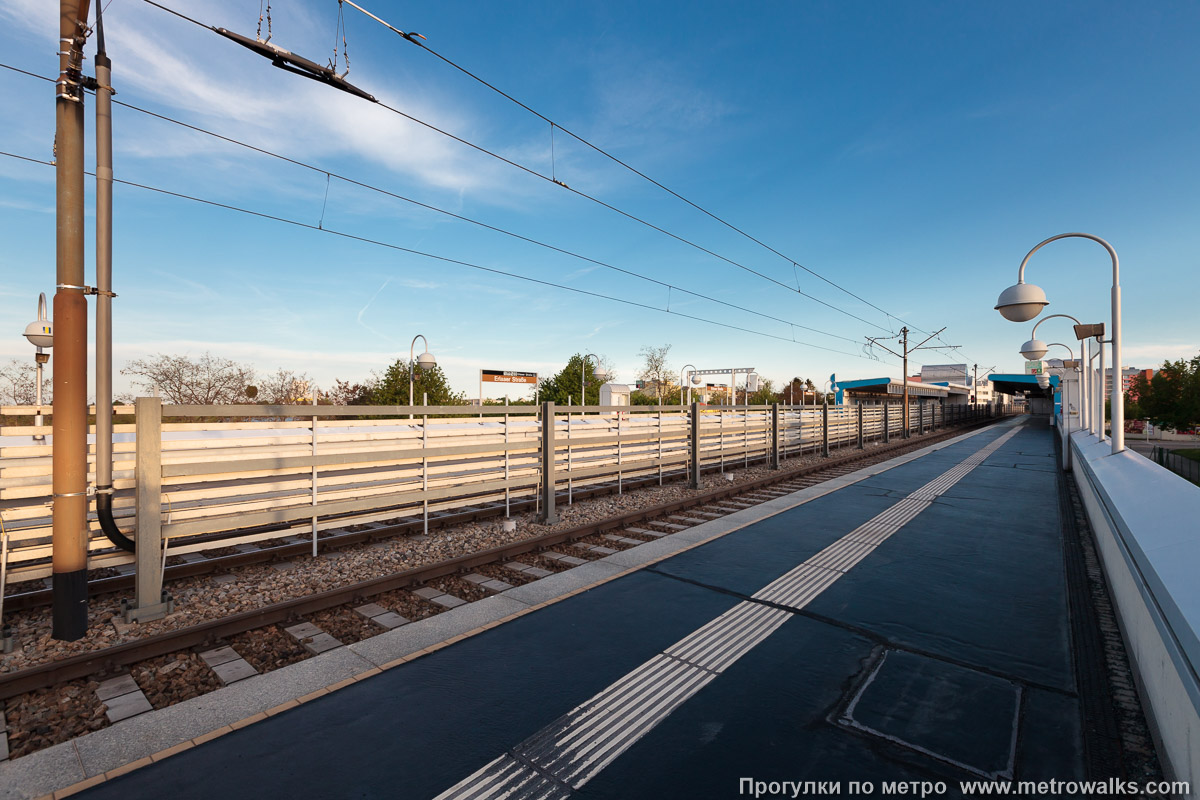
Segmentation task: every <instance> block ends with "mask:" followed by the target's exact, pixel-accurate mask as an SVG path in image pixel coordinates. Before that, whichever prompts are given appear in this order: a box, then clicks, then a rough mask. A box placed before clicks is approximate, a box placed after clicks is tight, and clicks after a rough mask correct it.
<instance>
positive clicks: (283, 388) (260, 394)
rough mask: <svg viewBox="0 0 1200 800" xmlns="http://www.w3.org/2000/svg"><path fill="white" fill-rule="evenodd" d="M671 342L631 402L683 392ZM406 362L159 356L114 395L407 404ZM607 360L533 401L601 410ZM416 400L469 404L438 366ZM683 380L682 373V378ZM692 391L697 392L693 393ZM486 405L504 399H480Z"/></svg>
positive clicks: (807, 383)
mask: <svg viewBox="0 0 1200 800" xmlns="http://www.w3.org/2000/svg"><path fill="white" fill-rule="evenodd" d="M670 350H671V345H669V344H667V345H661V346H657V347H652V346H647V347H643V348H642V349H641V351H640V354H639V355H640V357H641V360H642V363H641V367H640V369H639V370H638V372H637V380H638V381H640V382H641V384H642V387H641V388H639V389H635V390H634V391H632V392H631V395H630V402H631V403H632V404H633V405H659V404H662V405H678V404H680V402H681V400H682V399H685V398H684V397H681V392H683V391H685V390H686V387H681V386H680V385H679V372H678V371H676V370H675V369H674V368H673V366H672V365H671V364H670V363H669V361H668V356H669V354H670ZM410 369H411V365H410V364H409V362H408V361H407V359H403V358H398V359H396V360H395V361H394V362H393V363H391V364H389V365H388V366H387V367H386V368H384V369H383V371H382V372H372V373H371V374H370V375H369V376H367V377H365V378H362V379H359V380H343V379H340V378H337V379H335V380H334V383H333V385H332V386H330V387H326V388H324V389H318V388H317V387H315V385H314V382H313V380H312V379H311V378H310V377H309V376H308V375H307V374H306V373H304V372H296V371H294V370H289V369H277V370H275V371H274V372H266V373H264V372H260V371H258V370H256V369H255V368H254V367H253V366H251V365H249V364H243V363H239V362H237V361H234V360H232V359H228V358H223V357H221V356H216V355H213V354H212V353H208V352H206V353H204V354H203V355H200V356H197V357H192V356H188V355H170V354H162V353H160V354H158V355H154V356H149V357H146V358H138V359H133V360H131V361H128V362H127V363H126V364H125V366H124V367H123V368H122V369H121V374H122V375H125V376H127V377H129V378H130V379H131V380H130V383H131V384H132V386H133V388H134V391H133V392H127V393H121V394H118V395H116V396H114V398H113V399H114V402H115V403H117V404H127V403H132V402H133V399H134V397H135V396H138V395H141V396H146V395H155V394H156V395H158V396H159V397H162V398H163V400H164V401H165V402H167V403H171V404H180V405H236V404H245V403H257V404H264V405H298V404H306V403H311V402H312V394H313V391H314V390H315V391H317V402H318V403H320V404H328V405H395V406H405V405H409V396H408V392H409V373H410ZM34 375H35V372H34V366H33V364H32V363H30V362H28V361H20V360H18V359H15V358H14V359H11V361H10V362H9V363H8V364H7V365H5V366H3V367H0V405H33V403H34V400H35V396H36V390H35V378H34ZM613 377H614V370H613V365H612V361H611V360H610V359H609V358H608V357H607V356H604V355H599V356H593V355H592V354H583V353H575V354H574V355H572V356H571V357H570V358H569V359H568V360H567V363H566V364H565V365H564V366H563V367H562V369H560V370H559V371H558V372H556V373H554V374H553V375H551V376H550V377H546V378H542V379H540V380H539V383H538V387H537V399H538V400H539V401H547V400H549V401H553V402H554V403H555V404H557V405H562V406H565V405H568V404H569V405H580V399H581V397H582V401H583V404H584V405H599V403H600V387H601V385H603V384H604V383H606V382H608V381H610V380H612V378H613ZM412 378H413V395H414V397H415V400H416V401H417V402H416V403H414V405H418V404H421V401H422V400H423V398H426V397H427V398H428V404H429V405H434V406H456V405H467V399H466V396H465V393H464V392H456V391H454V390H453V389H452V388H451V387H450V384H449V381H448V380H447V379H446V374H445V372H444V371H443V370H442V368H441V367H439V366H434V367H430V368H428V369H421V368H420V367H417V368H416V370H415V372H414V373H413V375H412ZM685 380H686V376H685ZM51 385H52V381H51V377H50V371H49V369H47V370H46V372H45V377H44V381H43V392H42V402H43V405H46V406H49V405H50V404H51V402H52V400H53V398H52V395H51ZM733 391H734V393H735V397H734V400H735V402H736V403H738V404H748V405H768V404H770V403H788V402H791V403H795V404H800V403H801V402H805V401H806V400H807V401H808V402H812V401H815V402H821V399H822V394H821V393H820V392H818V391H816V386H815V385H814V384H813V382H812V380H811V379H809V380H805V379H802V378H799V377H796V378H793V379H792V380H791V381H789V382H788V383H786V384H784V385H783V386H782V387H780V388H776V387H775V385H774V384H773V382H772V381H770V380H768V379H762V380H760V381H759V384H758V388H757V390H756V391H753V392H749V391H748V390H747V387H746V386H744V385H743V386H741V387H734V388H733ZM693 394H695V392H694V393H693ZM714 399H715V400H716V401H717V402H728V401H729V393H728V390H727V389H726V390H718V391H717V397H715V398H714ZM482 402H483V403H485V404H498V403H503V401H502V400H501V401H495V400H487V399H483V400H482ZM510 402H511V403H512V404H514V405H527V404H530V403H532V402H534V399H533V396H532V393H531V396H529V397H527V398H522V399H516V400H512V401H510Z"/></svg>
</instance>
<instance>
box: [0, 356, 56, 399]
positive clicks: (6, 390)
mask: <svg viewBox="0 0 1200 800" xmlns="http://www.w3.org/2000/svg"><path fill="white" fill-rule="evenodd" d="M52 385H53V381H51V380H50V370H48V369H47V370H45V371H44V374H43V376H42V405H50V403H52V402H53V399H54V397H53V393H52V392H51V387H52ZM35 402H37V366H36V365H35V364H34V363H33V362H32V361H23V360H21V359H17V358H10V359H9V360H8V363H7V364H5V365H4V366H3V367H0V406H31V405H33V404H34V403H35Z"/></svg>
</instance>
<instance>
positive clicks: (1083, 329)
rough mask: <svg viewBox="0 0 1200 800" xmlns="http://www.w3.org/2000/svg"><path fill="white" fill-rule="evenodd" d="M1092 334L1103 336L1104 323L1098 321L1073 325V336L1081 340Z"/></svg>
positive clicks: (1088, 337)
mask: <svg viewBox="0 0 1200 800" xmlns="http://www.w3.org/2000/svg"><path fill="white" fill-rule="evenodd" d="M1093 336H1099V337H1103V336H1104V323H1103V322H1098V323H1096V324H1094V325H1076V326H1075V338H1077V339H1078V340H1079V341H1081V342H1082V341H1083V340H1084V339H1090V338H1092V337H1093Z"/></svg>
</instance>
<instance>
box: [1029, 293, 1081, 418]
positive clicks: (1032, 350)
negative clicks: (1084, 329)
mask: <svg viewBox="0 0 1200 800" xmlns="http://www.w3.org/2000/svg"><path fill="white" fill-rule="evenodd" d="M1056 318H1059V319H1069V320H1071V321H1072V322H1074V323H1075V324H1076V325H1082V324H1083V323H1081V322H1080V321H1079V320H1077V319H1075V318H1074V317H1072V316H1071V315H1070V314H1051V315H1050V316H1048V317H1042V318H1041V319H1040V320H1038V321H1037V324H1035V325H1034V326H1033V333H1032V334H1031V335H1030V337H1029V341H1027V342H1025V344H1023V345H1021V355H1023V356H1024V357H1025V358H1026V359H1027V360H1029V361H1038V360H1040V359H1041V358H1042V356H1044V355H1046V350H1048V349H1049V348H1050V347H1051V345H1047V344H1046V343H1045V342H1043V341H1042V340H1041V339H1039V338H1037V331H1038V328H1040V327H1041V325H1042V323H1043V322H1045V321H1046V320H1050V319H1056ZM1059 346H1060V347H1066V345H1059ZM1067 351H1068V352H1070V353H1071V358H1075V352H1074V351H1073V350H1071V348H1069V347H1067ZM1080 355H1082V350H1081V352H1080ZM1085 377H1086V376H1085V375H1084V374H1083V373H1082V371H1081V372H1080V380H1079V407H1080V418H1079V419H1080V427H1083V424H1084V420H1085V419H1087V418H1088V416H1089V415H1088V414H1087V413H1086V411H1085V409H1087V404H1088V399H1087V398H1088V397H1090V395H1089V393H1088V390H1087V382H1086V380H1085Z"/></svg>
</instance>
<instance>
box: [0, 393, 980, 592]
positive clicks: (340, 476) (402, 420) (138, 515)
mask: <svg viewBox="0 0 1200 800" xmlns="http://www.w3.org/2000/svg"><path fill="white" fill-rule="evenodd" d="M547 409H550V413H552V415H553V419H554V425H553V426H552V431H553V457H552V458H547V452H546V450H545V449H544V444H543V433H544V432H545V431H544V426H543V417H544V416H545V415H546V414H547ZM986 409H987V407H983V406H981V407H979V409H978V410H973V409H971V408H969V407H957V406H946V407H944V408H943V407H939V406H936V405H934V404H926V405H918V404H913V405H912V406H911V408H910V431H909V435H920V433H921V432H923V431H925V430H929V429H932V428H933V427H935V426H936V427H941V426H944V425H945V424H948V423H953V422H956V421H965V420H967V419H968V418H973V417H974V416H976V415H983V414H986V413H988V411H987V410H986ZM134 410H135V409H134V408H133V407H122V408H119V409H118V413H119V414H123V415H126V416H127V415H128V414H129V413H130V412H131V411H134ZM901 410H902V409H901V408H900V407H899V405H897V404H890V405H854V406H846V405H843V406H828V407H824V406H720V407H699V409H698V412H699V413H698V414H697V415H696V416H695V419H693V418H692V415H691V414H690V413H689V409H685V408H681V407H678V406H633V407H628V406H620V407H618V406H587V407H579V406H575V407H573V408H572V407H563V406H558V407H553V406H548V405H546V404H543V405H542V406H539V407H534V406H507V407H506V406H485V407H483V408H482V409H481V408H479V407H478V406H469V407H464V406H430V407H420V406H418V407H416V408H409V407H407V406H259V405H237V406H190V405H166V406H164V405H162V404H161V401H159V400H158V399H156V398H142V399H141V400H140V401H139V402H138V405H137V406H136V423H135V424H133V425H128V424H124V425H116V426H115V427H114V447H113V450H114V465H113V477H114V481H113V484H114V498H113V509H114V516H115V518H116V521H117V523H118V524H119V525H120V526H121V527H122V528H124V529H127V530H128V529H130V528H137V527H142V526H140V525H138V524H137V523H138V522H139V521H145V522H146V527H147V529H155V530H156V531H157V536H155V538H154V541H159V540H160V539H161V541H162V542H163V543H164V544H163V545H162V546H161V547H159V548H154V550H162V552H161V553H158V554H155V555H154V558H153V560H154V561H156V562H157V563H159V564H161V563H162V562H163V561H165V560H166V559H167V558H169V557H171V556H175V557H187V556H189V554H192V553H196V552H199V551H204V550H210V549H213V548H228V547H244V546H251V545H253V544H254V543H255V542H258V541H262V540H266V539H277V538H281V537H296V536H298V535H302V536H304V537H305V538H312V539H313V540H314V546H315V540H316V539H317V537H319V536H320V535H321V533H322V531H324V530H329V529H333V528H344V527H346V526H348V525H356V524H371V523H380V522H385V521H388V520H393V519H398V518H400V519H415V520H421V519H428V517H429V515H430V514H431V513H434V512H438V511H442V510H453V509H463V508H466V507H475V506H480V505H489V504H496V503H499V504H505V505H507V504H509V503H511V502H512V501H513V500H514V499H518V498H519V499H533V498H539V500H540V502H541V503H542V506H541V508H542V510H543V512H544V510H545V507H546V504H547V502H548V501H547V498H548V497H549V498H550V499H551V500H552V499H553V498H554V497H555V496H563V495H565V500H566V502H571V500H572V499H573V498H572V495H573V493H574V492H575V490H577V489H581V488H584V487H588V486H592V485H595V484H600V483H612V482H615V483H616V484H617V486H618V489H620V487H621V485H622V483H623V482H624V481H626V480H629V479H633V478H639V479H641V478H645V477H648V476H649V477H654V476H657V477H658V478H659V480H660V482H661V481H662V480H664V479H665V478H666V476H668V475H670V476H672V477H675V476H684V475H687V476H688V477H690V476H691V474H692V473H693V472H694V471H695V470H696V469H697V466H698V467H699V469H702V470H707V469H709V468H713V467H715V468H716V469H717V470H719V471H724V470H725V469H726V468H734V467H744V466H747V465H749V464H752V463H768V464H772V465H774V464H777V463H779V461H780V460H786V459H787V458H793V457H797V456H800V455H810V454H813V453H821V452H825V451H826V448H828V449H836V448H842V447H855V446H865V443H866V442H870V441H887V440H888V439H889V438H891V437H899V436H901V435H903V431H902V430H901V427H902V421H901V420H902V414H901ZM3 411H4V412H5V414H6V415H8V416H10V417H11V416H17V417H20V416H32V415H33V414H34V413H35V410H34V409H33V408H31V407H6V408H4V409H3ZM410 413H411V414H412V419H411V420H410V419H409V414H410ZM218 419H220V420H225V421H220V422H217V421H213V420H218ZM693 428H694V429H695V430H693ZM36 433H46V434H49V433H50V431H49V430H48V429H47V428H45V427H43V428H40V429H38V428H36V427H35V426H33V425H20V426H5V427H0V515H2V517H3V522H4V526H5V530H6V532H7V537H6V538H7V540H8V545H9V547H8V561H9V564H8V566H9V570H8V572H9V580H10V581H22V580H29V579H36V578H41V577H45V576H48V575H49V574H50V571H51V568H50V564H49V557H50V550H51V527H50V523H51V518H50V507H49V500H50V495H51V485H50V477H51V454H52V452H53V447H52V442H51V439H52V437H50V436H47V438H46V440H45V443H39V442H37V441H36V440H35V439H34V438H33V437H34V435H35V434H36ZM93 433H94V430H93ZM693 438H694V440H695V443H696V444H695V446H694V447H693ZM89 450H90V455H89V458H90V460H91V464H92V466H94V460H95V452H94V446H93V447H90V448H89ZM547 476H549V485H547V483H546V479H547ZM547 492H549V495H548V494H547ZM558 502H559V503H561V502H562V499H559V500H558ZM89 527H90V532H91V538H90V542H89V549H90V557H89V564H88V566H89V568H90V569H97V568H103V567H121V568H124V565H127V564H130V563H132V562H133V561H134V560H135V557H134V556H133V555H131V554H129V553H125V552H121V551H115V550H113V549H112V548H111V545H110V544H109V542H108V540H107V538H105V537H104V535H103V534H102V532H101V531H100V529H99V524H98V522H97V521H96V519H95V518H94V516H90V518H89ZM164 548H165V549H164ZM143 556H144V557H147V556H148V554H143ZM160 569H161V568H160ZM141 571H142V570H141V568H140V567H139V573H140V572H141Z"/></svg>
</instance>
